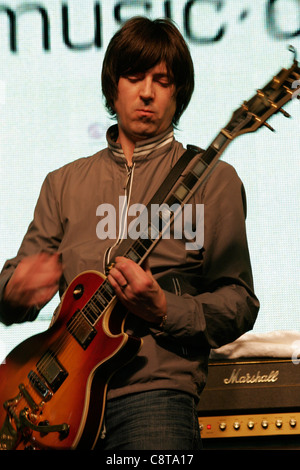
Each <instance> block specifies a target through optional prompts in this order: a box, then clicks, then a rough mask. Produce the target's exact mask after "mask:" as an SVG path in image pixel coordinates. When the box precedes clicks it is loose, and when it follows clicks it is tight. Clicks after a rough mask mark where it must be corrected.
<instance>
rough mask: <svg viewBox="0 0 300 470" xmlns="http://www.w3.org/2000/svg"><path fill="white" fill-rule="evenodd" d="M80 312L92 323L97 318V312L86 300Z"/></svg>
mask: <svg viewBox="0 0 300 470" xmlns="http://www.w3.org/2000/svg"><path fill="white" fill-rule="evenodd" d="M82 313H83V314H84V316H85V318H86V319H87V320H88V321H89V322H90V323H91V325H94V323H95V321H96V320H97V318H98V315H97V312H96V311H95V310H94V311H93V309H92V306H91V304H90V303H89V302H88V303H87V304H86V305H85V307H84V308H83V309H82Z"/></svg>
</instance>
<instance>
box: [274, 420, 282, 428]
mask: <svg viewBox="0 0 300 470" xmlns="http://www.w3.org/2000/svg"><path fill="white" fill-rule="evenodd" d="M275 425H276V428H281V427H282V420H281V419H276V422H275Z"/></svg>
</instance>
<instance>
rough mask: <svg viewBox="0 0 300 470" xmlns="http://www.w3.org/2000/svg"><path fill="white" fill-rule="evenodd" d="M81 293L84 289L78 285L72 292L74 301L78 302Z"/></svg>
mask: <svg viewBox="0 0 300 470" xmlns="http://www.w3.org/2000/svg"><path fill="white" fill-rule="evenodd" d="M83 291H84V288H83V285H82V284H78V285H77V286H76V287H75V289H74V290H73V297H74V299H76V300H78V299H80V297H81V296H82V294H83Z"/></svg>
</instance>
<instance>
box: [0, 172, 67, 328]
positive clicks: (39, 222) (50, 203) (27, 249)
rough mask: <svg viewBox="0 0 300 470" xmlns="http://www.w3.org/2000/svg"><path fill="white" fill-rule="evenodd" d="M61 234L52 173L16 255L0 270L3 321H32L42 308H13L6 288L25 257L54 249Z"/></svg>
mask: <svg viewBox="0 0 300 470" xmlns="http://www.w3.org/2000/svg"><path fill="white" fill-rule="evenodd" d="M61 237H62V226H61V223H60V218H59V214H58V207H57V203H56V200H55V198H54V196H53V191H52V187H51V176H50V175H48V176H47V177H46V179H45V181H44V183H43V185H42V188H41V191H40V195H39V198H38V201H37V204H36V207H35V211H34V217H33V221H32V222H31V224H30V225H29V227H28V230H27V233H26V235H25V237H24V238H23V241H22V243H21V246H20V248H19V251H18V253H17V256H16V257H15V258H12V259H9V260H7V261H6V262H5V264H4V266H3V269H2V271H1V274H0V321H1V322H2V323H4V324H5V325H11V324H12V323H21V322H24V321H33V320H34V319H35V318H36V317H37V315H38V313H39V311H38V309H37V308H36V307H34V308H31V309H28V310H19V309H18V310H14V309H12V308H11V307H10V306H9V305H7V304H6V303H5V302H4V300H3V293H4V289H5V286H6V284H7V283H8V281H9V279H10V277H11V276H12V274H13V272H14V270H15V269H16V267H17V265H18V264H19V263H20V261H21V260H22V259H23V258H25V257H27V256H31V255H34V254H37V253H40V252H42V251H44V252H48V253H55V252H56V251H57V249H58V246H59V244H60V240H61Z"/></svg>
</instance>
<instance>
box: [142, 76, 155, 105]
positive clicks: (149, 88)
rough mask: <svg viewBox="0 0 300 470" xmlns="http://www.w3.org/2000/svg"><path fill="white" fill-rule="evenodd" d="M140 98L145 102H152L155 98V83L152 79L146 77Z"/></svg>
mask: <svg viewBox="0 0 300 470" xmlns="http://www.w3.org/2000/svg"><path fill="white" fill-rule="evenodd" d="M140 97H141V99H142V100H143V101H151V100H153V98H154V89H153V81H152V79H151V78H150V77H146V78H145V79H144V80H142V81H141V87H140Z"/></svg>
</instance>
